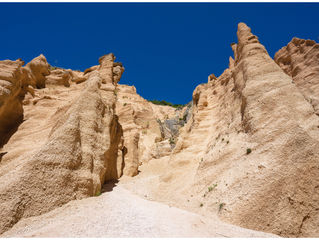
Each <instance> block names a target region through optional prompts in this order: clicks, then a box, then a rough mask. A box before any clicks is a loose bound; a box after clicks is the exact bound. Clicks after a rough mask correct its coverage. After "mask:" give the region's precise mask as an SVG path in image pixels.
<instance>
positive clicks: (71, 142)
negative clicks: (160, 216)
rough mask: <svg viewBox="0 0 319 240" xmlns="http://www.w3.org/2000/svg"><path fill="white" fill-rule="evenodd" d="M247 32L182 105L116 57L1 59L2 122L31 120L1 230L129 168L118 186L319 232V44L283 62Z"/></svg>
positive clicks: (20, 137) (250, 220)
mask: <svg viewBox="0 0 319 240" xmlns="http://www.w3.org/2000/svg"><path fill="white" fill-rule="evenodd" d="M237 37H238V43H237V44H231V47H232V49H233V51H234V58H232V57H230V58H229V67H228V68H227V69H226V70H225V71H224V72H223V74H222V75H221V76H219V77H218V78H217V77H216V76H215V75H214V74H211V75H210V76H209V77H208V82H207V83H206V84H201V85H199V86H197V87H196V89H195V90H194V92H193V96H192V103H191V104H188V105H187V106H185V107H184V108H183V109H174V108H171V107H168V106H158V105H154V104H152V103H151V102H148V101H146V100H145V99H143V98H142V97H141V96H139V95H138V94H137V93H136V89H135V87H134V86H126V85H117V82H118V81H119V79H120V77H121V75H122V73H123V71H124V68H123V66H122V64H121V63H115V62H114V60H115V57H114V56H113V54H109V55H105V56H103V57H101V58H100V59H99V63H100V65H97V66H93V67H91V68H88V69H87V70H85V71H84V72H83V73H82V72H78V71H72V70H65V69H57V70H52V72H51V74H50V75H48V76H47V74H48V73H47V72H46V70H45V69H46V68H47V65H46V64H47V63H46V60H45V58H44V57H43V56H40V57H38V58H36V60H33V61H32V62H33V64H34V65H37V66H38V68H32V67H31V66H32V64H29V65H27V67H25V68H23V67H22V64H23V63H22V62H21V61H3V62H0V76H1V81H0V84H1V85H0V86H1V87H2V88H1V89H2V92H1V95H0V101H1V105H0V127H1V128H0V130H1V131H2V132H3V133H4V132H5V129H7V126H9V123H10V122H11V121H10V122H9V121H6V120H5V119H6V118H5V117H4V116H10V118H12V119H14V121H13V122H21V121H22V119H23V120H24V121H23V122H22V123H21V125H20V126H19V130H18V131H17V132H15V134H14V135H12V136H11V138H10V139H8V137H7V138H6V141H7V144H6V145H5V146H4V147H3V148H1V152H0V154H1V156H2V160H1V162H0V182H1V185H0V209H1V210H2V209H3V210H2V211H0V233H1V232H4V231H6V230H7V229H9V228H10V227H11V226H12V225H14V224H15V223H16V222H17V221H19V219H21V218H25V217H28V216H34V215H39V214H42V213H45V212H48V211H50V210H52V209H54V208H56V207H57V206H61V205H63V204H65V203H66V202H69V201H70V200H72V199H80V198H84V197H88V196H93V195H95V194H98V193H99V192H100V190H101V185H102V184H103V182H104V181H105V180H111V179H117V178H119V177H120V176H122V175H123V177H122V178H121V179H120V183H119V184H121V185H122V186H124V187H125V188H127V189H130V191H132V192H135V193H137V194H139V195H141V196H143V198H147V199H151V200H156V201H161V202H165V203H167V204H169V205H170V206H172V205H173V206H177V207H179V208H183V209H186V210H188V211H193V212H196V213H199V214H200V215H203V216H205V217H211V216H212V215H213V216H216V215H218V216H219V217H221V218H222V219H223V220H225V221H228V222H230V223H233V224H236V225H239V226H241V227H245V228H250V229H254V230H259V231H265V232H270V233H274V234H278V235H280V236H284V237H319V231H318V225H319V210H318V209H319V201H318V199H319V117H318V99H319V95H318V94H319V92H318V91H319V90H318V86H319V85H318V80H319V79H318V72H319V70H318V44H316V43H315V42H314V41H310V40H300V39H296V38H295V39H293V40H292V42H291V43H289V44H288V46H287V47H284V48H283V49H281V50H280V51H279V52H278V53H277V54H276V56H275V60H276V62H275V61H274V60H273V59H271V58H270V56H269V55H268V53H267V51H266V49H265V47H264V46H263V45H262V44H261V43H260V42H259V40H258V37H257V36H255V35H253V34H252V33H251V30H250V28H249V27H247V26H246V25H245V24H244V23H240V24H239V25H238V31H237ZM44 60H45V61H44ZM39 66H42V67H41V68H40V67H39ZM40 69H42V70H40ZM40 73H41V74H40ZM34 76H36V77H34ZM44 79H46V80H44ZM45 81H47V86H48V87H46V88H42V89H35V90H34V92H33V89H32V88H28V85H29V84H30V85H31V86H33V87H34V88H41V87H44V86H45ZM75 83H77V84H75ZM66 86H67V87H66ZM27 92H30V93H31V94H27V95H26V93H27ZM24 95H26V97H24ZM32 95H34V97H33V96H32ZM9 99H10V101H9ZM22 103H23V104H24V105H23V108H24V116H23V114H22ZM10 109H11V110H10ZM13 109H16V110H17V111H16V112H15V111H13ZM53 110H54V111H53ZM10 128H12V129H14V126H10ZM1 136H4V134H3V135H1ZM3 139H4V137H3ZM132 176H135V177H134V178H132ZM127 196H128V195H127ZM92 201H93V200H92ZM70 205H72V204H71V203H70ZM66 209H68V208H66ZM105 214H107V213H105ZM26 221H27V220H26Z"/></svg>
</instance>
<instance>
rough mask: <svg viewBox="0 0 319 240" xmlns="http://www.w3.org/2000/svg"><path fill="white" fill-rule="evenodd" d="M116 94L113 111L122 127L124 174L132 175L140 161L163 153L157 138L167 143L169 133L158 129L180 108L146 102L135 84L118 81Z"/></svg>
mask: <svg viewBox="0 0 319 240" xmlns="http://www.w3.org/2000/svg"><path fill="white" fill-rule="evenodd" d="M116 95H117V105H116V113H117V115H118V116H119V122H120V124H121V125H122V127H123V131H124V150H123V151H125V154H124V159H123V174H124V175H126V176H135V175H137V173H138V167H139V165H141V164H142V163H143V162H146V161H148V160H149V159H151V158H152V156H156V155H158V154H162V150H163V148H162V147H161V146H162V145H163V144H161V143H159V142H162V141H165V140H166V141H165V143H167V145H168V146H169V140H168V138H169V137H167V136H166V137H165V136H164V135H163V133H162V132H161V125H160V122H161V121H165V119H170V118H173V117H174V116H175V115H176V114H177V115H178V114H179V111H176V110H175V109H174V108H172V107H169V106H160V105H154V104H152V103H151V102H148V101H147V100H145V99H144V98H142V97H141V96H139V95H138V94H137V93H136V89H135V87H134V86H127V85H118V88H117V92H116ZM164 148H165V146H164ZM166 153H167V154H169V153H170V151H169V152H166Z"/></svg>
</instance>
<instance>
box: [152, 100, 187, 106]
mask: <svg viewBox="0 0 319 240" xmlns="http://www.w3.org/2000/svg"><path fill="white" fill-rule="evenodd" d="M149 101H150V102H152V103H153V104H156V105H162V106H171V107H174V108H182V107H184V106H185V105H183V104H173V103H170V102H166V101H165V100H161V101H159V100H149Z"/></svg>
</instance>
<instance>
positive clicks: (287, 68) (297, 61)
mask: <svg viewBox="0 0 319 240" xmlns="http://www.w3.org/2000/svg"><path fill="white" fill-rule="evenodd" d="M275 62H276V63H277V64H278V65H279V66H280V67H281V68H282V69H283V70H284V72H285V73H287V74H288V75H289V76H291V77H292V79H293V81H294V83H295V84H296V86H297V87H298V88H299V89H300V91H301V93H302V94H303V95H304V97H305V98H306V99H307V101H308V102H310V103H311V105H312V106H313V108H314V110H315V112H316V114H317V115H319V97H318V96H319V44H318V43H316V42H315V41H313V40H304V39H299V38H293V39H292V40H291V42H290V43H289V44H288V45H287V46H286V47H283V48H282V49H280V50H279V51H278V52H277V53H276V54H275Z"/></svg>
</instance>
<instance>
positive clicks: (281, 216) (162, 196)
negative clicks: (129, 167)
mask: <svg viewBox="0 0 319 240" xmlns="http://www.w3.org/2000/svg"><path fill="white" fill-rule="evenodd" d="M237 36H238V44H233V45H232V48H233V50H234V55H235V59H232V58H230V61H229V68H228V69H226V70H225V71H224V73H223V74H222V75H221V76H220V77H218V78H213V77H211V78H209V82H208V83H207V84H205V85H199V86H198V87H197V88H196V89H195V91H194V93H193V104H194V108H193V112H192V118H191V119H190V120H189V122H188V123H187V125H186V126H185V127H184V128H183V129H182V132H181V133H180V135H179V138H178V141H177V145H176V147H175V149H174V151H173V153H172V154H171V155H170V156H169V157H168V158H163V159H160V162H161V163H160V164H159V163H158V161H156V162H155V161H150V164H149V165H148V166H144V167H143V168H141V169H140V170H141V174H140V175H139V176H138V177H137V178H135V179H134V180H133V181H132V180H129V179H128V180H126V181H122V182H123V184H125V186H126V187H127V188H129V189H131V191H134V192H136V193H138V194H140V195H145V194H147V195H148V196H150V197H151V198H152V199H156V200H158V201H162V202H165V203H168V204H172V205H174V206H179V207H182V208H184V209H192V211H195V212H199V213H201V214H204V215H205V214H218V215H219V216H220V217H221V218H222V219H224V220H225V221H228V222H230V223H233V224H236V225H239V226H242V227H246V228H250V229H255V230H260V231H266V232H272V233H275V234H279V235H281V236H286V237H288V236H289V237H291V236H294V237H300V236H303V237H305V236H307V237H309V236H312V237H314V236H318V234H319V233H318V230H317V227H316V226H318V209H319V206H318V203H319V201H318V199H319V195H318V194H319V188H318V186H319V175H318V172H319V171H318V170H319V161H318V157H319V155H318V154H319V152H318V149H319V148H318V139H319V138H318V137H319V135H318V134H319V128H318V126H319V119H318V116H317V115H316V114H315V111H314V109H313V107H312V105H311V104H310V103H309V102H308V101H307V100H306V99H305V98H304V96H303V94H302V92H301V91H300V89H299V87H298V86H297V85H296V84H295V83H294V82H293V80H292V78H291V77H289V76H288V75H287V74H285V72H284V71H283V70H282V69H281V68H280V67H279V66H278V65H277V64H276V63H275V62H274V61H273V60H272V59H271V58H270V57H269V55H268V53H267V51H266V49H265V48H264V46H262V45H261V44H260V42H259V40H258V38H257V37H256V36H255V35H253V34H252V33H251V31H250V29H249V28H248V27H247V26H246V25H245V24H243V23H241V24H239V26H238V32H237ZM168 169H174V171H168ZM150 176H151V177H150ZM134 186H143V187H140V188H138V189H137V188H135V187H134Z"/></svg>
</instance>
